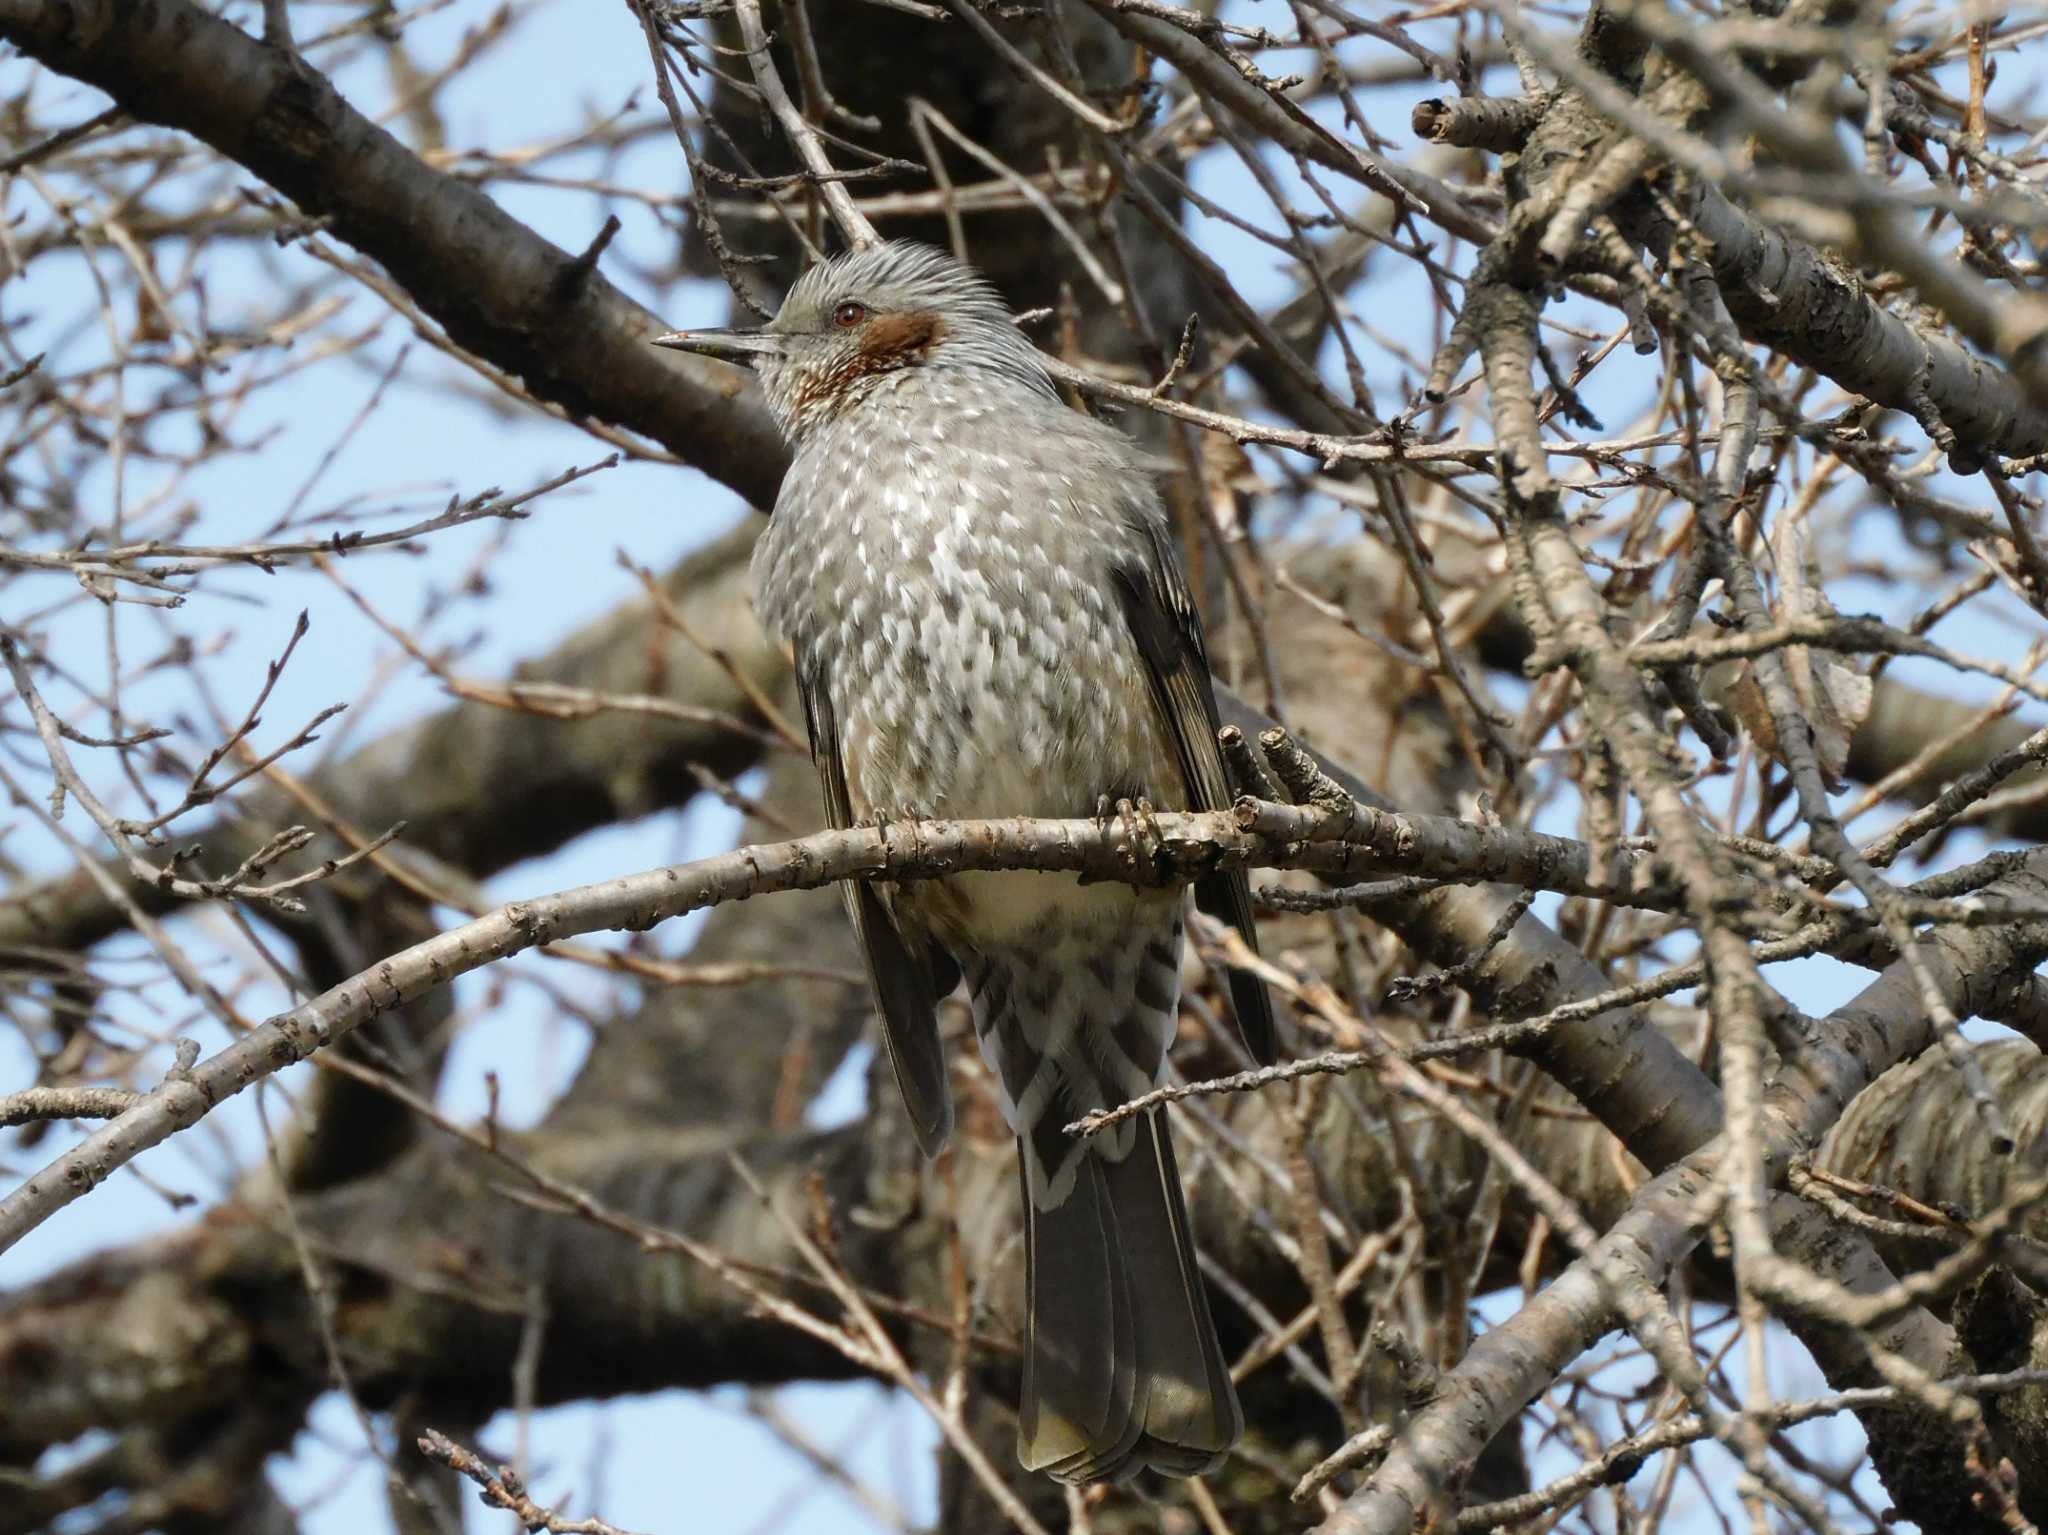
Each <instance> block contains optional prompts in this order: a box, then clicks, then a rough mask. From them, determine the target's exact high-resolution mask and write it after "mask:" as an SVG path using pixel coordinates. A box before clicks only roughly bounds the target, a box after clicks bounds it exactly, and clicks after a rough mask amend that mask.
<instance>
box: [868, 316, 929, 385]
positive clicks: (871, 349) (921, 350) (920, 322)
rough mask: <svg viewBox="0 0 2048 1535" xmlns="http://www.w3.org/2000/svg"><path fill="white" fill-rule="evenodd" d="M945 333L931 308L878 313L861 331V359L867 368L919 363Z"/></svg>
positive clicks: (897, 366)
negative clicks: (895, 312) (898, 312)
mask: <svg viewBox="0 0 2048 1535" xmlns="http://www.w3.org/2000/svg"><path fill="white" fill-rule="evenodd" d="M945 333H946V322H945V321H944V320H942V319H940V318H939V317H938V316H937V315H936V314H933V313H932V312H931V311H930V310H918V309H914V310H910V311H907V312H905V313H902V314H878V315H876V316H875V317H874V318H873V319H872V320H870V321H868V323H867V328H866V330H864V331H863V332H862V333H861V338H860V353H861V359H862V361H863V362H865V363H866V365H867V366H868V367H869V368H873V369H877V370H879V369H882V368H902V367H908V366H910V365H911V364H913V363H918V362H922V361H923V360H924V355H925V353H927V352H929V351H930V350H931V349H932V348H933V347H934V346H936V345H937V344H938V341H939V338H940V337H941V336H943V335H945Z"/></svg>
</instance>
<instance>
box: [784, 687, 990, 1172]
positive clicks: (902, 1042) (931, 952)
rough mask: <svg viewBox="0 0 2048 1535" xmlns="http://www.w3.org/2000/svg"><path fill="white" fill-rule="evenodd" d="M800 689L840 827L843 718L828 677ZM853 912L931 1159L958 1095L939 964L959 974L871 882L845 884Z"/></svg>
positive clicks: (848, 811)
mask: <svg viewBox="0 0 2048 1535" xmlns="http://www.w3.org/2000/svg"><path fill="white" fill-rule="evenodd" d="M797 690H798V692H800V693H801V694H802V695H803V701H804V719H805V722H806V723H807V724H808V725H809V726H810V731H811V760H812V761H813V762H815V763H816V764H817V768H818V778H819V780H820V781H821V782H822V783H823V784H824V787H825V814H826V817H827V818H828V819H829V820H830V821H831V823H832V825H833V826H835V827H840V828H844V827H847V826H851V825H852V824H853V822H854V815H853V800H852V796H851V795H850V794H848V792H847V787H846V763H845V760H844V758H843V757H842V756H841V755H840V749H839V723H838V720H837V718H836V717H835V715H834V713H833V709H832V695H831V691H830V689H829V687H827V685H826V683H825V679H824V678H822V677H819V676H816V675H813V669H812V668H808V667H803V666H799V667H798V668H797ZM839 888H840V890H841V891H842V892H843V893H844V894H845V896H846V914H847V916H848V917H849V918H850V919H851V920H852V922H853V936H854V937H855V938H856V939H857V940H859V943H860V948H861V954H862V955H863V957H864V958H865V959H866V960H867V967H868V980H869V982H870V984H871V985H872V986H873V988H874V994H875V1002H876V1004H877V1005H878V1006H879V1007H880V1008H881V1012H882V1038H883V1040H884V1042H885V1043H886V1044H887V1045H888V1047H889V1064H890V1066H891V1067H892V1068H894V1070H895V1073H896V1085H897V1087H898V1088H900V1089H901V1090H902V1093H903V1102H904V1106H905V1107H906V1108H908V1109H909V1111H910V1128H911V1132H912V1133H913V1134H914V1135H915V1136H916V1137H917V1144H918V1146H919V1147H920V1148H921V1149H922V1150H923V1152H924V1154H925V1155H926V1156H927V1157H935V1156H937V1155H938V1154H939V1152H940V1150H941V1149H942V1148H943V1147H944V1146H945V1144H946V1138H947V1137H948V1136H949V1135H951V1134H952V1132H953V1097H952V1094H951V1092H950V1091H948V1089H947V1084H946V1052H945V1050H944V1048H943V1047H942V1046H941V1045H940V1044H939V1020H938V1000H939V996H940V991H939V986H938V978H937V976H936V975H935V973H934V972H935V969H937V968H940V966H941V965H942V966H943V968H944V969H945V970H947V971H948V972H949V974H948V978H947V984H946V987H945V989H946V990H947V991H950V990H952V983H953V981H954V980H955V979H957V972H954V971H953V968H952V961H951V956H950V955H944V954H942V952H941V951H938V950H937V949H936V948H935V947H934V946H933V945H932V944H931V942H930V940H929V939H928V938H927V937H926V936H925V935H924V934H922V933H907V932H905V931H904V930H903V928H901V927H900V926H898V924H897V921H896V917H895V914H894V913H893V912H891V910H890V909H889V904H888V903H887V902H886V901H884V900H883V899H882V894H881V892H880V891H879V890H877V889H876V888H875V886H874V885H873V883H872V882H870V881H868V880H864V879H849V880H843V881H841V882H840V886H839Z"/></svg>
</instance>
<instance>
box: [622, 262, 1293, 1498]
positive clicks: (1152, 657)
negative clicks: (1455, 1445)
mask: <svg viewBox="0 0 2048 1535" xmlns="http://www.w3.org/2000/svg"><path fill="white" fill-rule="evenodd" d="M657 343H658V344H660V345H663V346H667V347H671V348H677V349H681V350H685V351H692V352H698V353H703V354H708V355H712V356H717V357H721V358H724V359H726V360H728V361H735V362H740V363H743V364H745V365H749V366H751V367H752V368H753V369H754V370H755V372H756V373H757V374H758V375H759V379H760V383H761V387H762V391H763V393H764V395H765V397H766V400H767V404H768V407H769V409H770V411H771V412H772V413H773V415H774V417H775V420H776V422H777V424H778V425H779V426H780V428H781V430H782V433H783V435H784V437H785V438H786V439H787V440H788V442H789V445H790V447H791V449H792V461H791V464H790V468H789V470H788V473H787V475H786V476H785V478H784V479H783V481H782V484H781V489H780V491H779V493H778V495H777V499H776V502H775V507H774V510H773V514H772V516H771V517H770V520H769V524H768V527H767V530H766V532H765V533H764V534H763V535H762V537H761V538H760V540H759V542H758V544H757V545H756V548H755V553H754V556H753V575H754V579H755V582H756V601H755V606H756V610H757V612H758V613H759V615H760V616H761V618H762V619H763V621H764V622H765V624H766V625H767V627H768V628H769V629H770V630H771V631H772V632H774V633H775V634H777V635H778V636H779V637H780V638H781V639H782V640H783V641H784V642H785V643H786V644H787V645H788V646H789V648H790V651H791V654H792V656H793V658H794V661H795V667H796V674H797V682H798V687H799V691H800V693H801V695H802V699H803V706H804V714H805V718H806V721H807V724H808V727H809V731H810V741H811V750H812V756H813V758H814V761H815V763H816V766H817V770H818V774H819V778H820V781H821V783H822V785H823V789H824V798H825V804H826V811H827V815H828V817H829V819H830V821H831V823H832V824H833V825H834V826H835V827H846V826H853V825H859V824H874V823H875V822H877V821H880V820H888V819H892V818H894V819H903V818H909V817H934V816H939V815H945V816H950V817H956V818H967V817H992V816H1060V817H1069V816H1075V817H1085V816H1089V815H1096V814H1100V813H1101V811H1102V808H1103V807H1104V805H1105V804H1110V803H1117V802H1121V801H1130V802H1133V803H1149V804H1150V805H1151V806H1153V807H1156V808H1160V809H1191V810H1215V809H1222V808H1224V807H1226V806H1227V805H1228V804H1229V803H1230V802H1231V790H1230V785H1229V780H1228V778H1227V776H1226V774H1225V770H1224V764H1223V760H1222V754H1221V751H1220V749H1219V746H1218V742H1217V714H1216V701H1215V694H1214V688H1213V684H1212V682H1211V679H1210V673H1209V663H1208V656H1207V651H1206V648H1205V642H1204V638H1203V632H1202V625H1201V620H1200V617H1199V615H1198V613H1197V611H1196V608H1195V604H1194V601H1193V599H1192V597H1191V595H1190V592H1189V589H1188V584H1187V580H1186V577H1185V575H1184V574H1183V572H1182V569H1181V565H1180V561H1179V557H1178V555H1177V553H1176V551H1175V548H1174V545H1173V541H1172V538H1171V535H1170V532H1169V525H1168V522H1167V517H1166V512H1165V510H1164V508H1163V506H1162V503H1161V501H1160V497H1159V494H1158V489H1157V486H1156V483H1155V480H1156V473H1157V470H1158V467H1159V466H1158V465H1157V464H1156V463H1155V461H1154V460H1152V459H1151V458H1150V457H1149V456H1148V455H1146V454H1145V453H1143V452H1142V451H1141V450H1140V449H1139V447H1138V446H1137V445H1136V444H1135V443H1134V442H1132V440H1131V439H1130V438H1128V437H1126V436H1125V435H1124V434H1123V433H1122V432H1120V431H1118V430H1117V429H1116V428H1115V427H1113V426H1111V425H1108V424H1106V423H1104V422H1102V421H1100V420H1098V419H1096V418H1094V417H1092V416H1089V415H1086V414H1084V413H1082V412H1080V411H1077V410H1074V409H1071V408H1069V407H1068V406H1067V405H1066V404H1065V402H1064V401H1062V399H1061V398H1060V396H1059V394H1058V392H1057V391H1056V389H1055V387H1054V384H1053V380H1052V378H1051V376H1050V375H1049V373H1048V371H1047V369H1046V366H1045V364H1044V362H1043V361H1042V360H1041V357H1040V354H1039V352H1038V350H1037V348H1036V347H1035V346H1034V345H1033V344H1032V343H1031V341H1030V339H1029V338H1028V337H1027V336H1026V335H1025V334H1024V333H1023V331H1022V330H1020V329H1019V328H1018V325H1017V323H1016V321H1015V318H1014V316H1013V315H1012V313H1011V310H1010V308H1009V307H1008V305H1007V304H1006V303H1005V301H1004V299H1003V297H1002V295H1001V294H1000V293H999V291H998V290H997V289H996V287H995V286H994V285H993V284H992V283H991V282H989V281H988V279H987V278H986V277H984V276H983V275H982V274H981V273H980V272H979V271H978V270H976V269H975V268H974V267H972V266H970V265H968V264H966V263H965V262H962V261H960V260H957V259H955V258H954V257H953V256H951V255H950V254H947V253H945V252H942V251H939V250H936V249H934V248H932V247H929V246H925V245H922V244H918V243H915V242H910V241H903V240H897V241H890V242H886V243H880V244H874V245H868V246H864V247H860V248H856V249H853V250H851V251H848V252H846V253H844V254H841V255H837V256H834V257H831V258H829V259H826V260H823V261H821V262H819V263H817V264H815V265H813V266H811V267H810V268H809V269H808V270H807V271H805V272H804V273H803V274H802V275H801V276H800V277H799V278H798V280H797V281H796V283H795V284H794V285H793V286H792V287H791V289H790V290H789V293H788V295H787V296H786V298H785V299H784V300H783V303H782V306H781V308H780V309H779V310H778V311H777V312H776V314H775V316H774V318H773V319H772V320H770V321H768V322H767V323H766V324H765V325H764V326H761V327H759V328H755V329H730V328H727V329H716V330H694V331H676V332H671V333H669V334H666V335H664V336H661V337H659V338H657ZM843 888H844V894H845V897H846V904H847V909H848V912H849V914H850V916H851V918H852V923H853V927H854V930H855V933H856V934H857V936H858V939H859V942H860V945H861V948H862V950H863V953H864V956H865V959H866V963H867V969H868V974H869V977H870V980H871V981H872V984H873V989H874V994H875V997H876V1000H877V1004H878V1011H879V1013H880V1015H881V1019H882V1026H883V1035H884V1039H885V1042H886V1047H887V1051H888V1057H889V1061H890V1064H891V1067H892V1069H893V1071H894V1075H895V1078H896V1082H897V1084H898V1086H899V1088H900V1089H901V1091H902V1096H903V1100H904V1103H905V1105H906V1106H907V1108H908V1112H909V1119H910V1123H911V1127H912V1131H913V1133H914V1135H915V1136H916V1139H917V1141H918V1143H919V1145H920V1146H921V1148H922V1149H923V1151H924V1152H925V1153H926V1155H928V1156H936V1155H937V1154H938V1152H939V1150H940V1149H941V1148H942V1147H943V1146H944V1145H945V1143H946V1141H947V1138H948V1135H949V1133H950V1131H951V1128H952V1101H951V1094H950V1091H949V1086H948V1074H947V1066H946V1061H945V1056H944V1052H943V1049H942V1046H941V1042H940V1038H939V1031H938V1026H937V1017H936V1006H937V1003H938V1001H939V1000H940V999H941V998H943V997H944V996H946V995H948V994H950V992H951V991H952V990H953V988H954V986H955V985H957V984H958V981H959V979H960V978H962V977H964V979H965V982H966V986H967V991H968V995H969V999H970V1003H971V1011H972V1017H973V1022H974V1031H975V1035H976V1038H977V1040H978V1042H979V1044H980V1048H981V1053H982V1056H983V1058H984V1060H985V1061H986V1062H987V1064H988V1066H989V1068H990V1072H991V1075H992V1077H993V1079H994V1081H995V1084H996V1087H997V1096H998V1098H999V1100H1000V1102H1001V1105H1002V1108H1003V1112H1004V1116H1005V1118H1006V1119H1007V1121H1008V1123H1009V1126H1010V1128H1011V1129H1012V1130H1013V1131H1014V1132H1015V1135H1016V1139H1017V1149H1018V1165H1019V1168H1020V1173H1021V1177H1020V1181H1021V1184H1022V1191H1023V1204H1024V1251H1025V1294H1026V1304H1025V1328H1026V1334H1025V1339H1024V1345H1023V1357H1024V1365H1023V1385H1022V1392H1021V1400H1020V1403H1019V1409H1018V1428H1017V1454H1018V1458H1019V1460H1020V1462H1021V1463H1022V1464H1023V1465H1024V1466H1025V1468H1026V1469H1028V1470H1032V1471H1043V1472H1045V1473H1047V1474H1049V1475H1051V1476H1053V1477H1055V1478H1057V1479H1059V1480H1061V1481H1066V1482H1071V1483H1088V1482H1094V1481H1123V1480H1127V1479H1129V1478H1130V1477H1132V1476H1134V1475H1136V1474H1137V1473H1139V1472H1140V1471H1143V1470H1145V1469H1147V1468H1149V1469H1151V1470H1152V1471H1155V1472H1158V1473H1161V1474H1164V1475H1167V1476H1192V1475H1198V1474H1201V1473H1202V1472H1205V1471H1208V1470H1212V1469H1213V1468H1214V1467H1215V1466H1217V1465H1218V1464H1219V1463H1220V1462H1221V1461H1222V1459H1223V1458H1224V1456H1225V1455H1227V1454H1228V1452H1229V1451H1230V1449H1231V1447H1232V1446H1233V1445H1234V1444H1235V1443H1236V1442H1237V1440H1238V1438H1239V1437H1240V1435H1241V1434H1242V1432H1243V1414H1242V1411H1241V1409H1240V1407H1239V1404H1238V1400H1237V1395H1236V1392H1235V1390H1234V1388H1233V1386H1232V1384H1231V1379H1230V1372H1229V1368H1228V1366H1227V1363H1226V1361H1225V1359H1224V1357H1223V1353H1222V1350H1221V1346H1220V1344H1219V1342H1218V1339H1217V1334H1216V1328H1215V1325H1214V1322H1213V1319H1212V1317H1211V1314H1210V1310H1209V1303H1208V1299H1207V1295H1206V1292H1205V1289H1204V1285H1203V1281H1202V1277H1201V1271H1200V1268H1199V1266H1198V1264H1197V1260H1196V1253H1195V1247H1194V1243H1193V1239H1192V1234H1191V1231H1190V1225H1189V1219H1188V1211H1187V1205H1186V1201H1185V1196H1184V1194H1183V1192H1182V1188H1181V1181H1180V1173H1179V1170H1178V1167H1177V1165H1176V1163H1175V1159H1174V1152H1173V1143H1172V1140H1171V1139H1170V1137H1169V1134H1168V1129H1167V1122H1166V1117H1165V1108H1164V1106H1163V1105H1159V1106H1155V1107H1152V1108H1150V1109H1147V1110H1145V1111H1143V1112H1141V1113H1139V1114H1137V1115H1134V1116H1131V1117H1129V1118H1126V1119H1123V1120H1121V1121H1119V1122H1117V1123H1115V1124H1114V1125H1113V1126H1111V1127H1109V1128H1106V1129H1103V1130H1100V1131H1098V1132H1097V1133H1095V1134H1094V1135H1091V1136H1085V1137H1082V1136H1074V1135H1069V1134H1068V1133H1067V1132H1066V1129H1065V1127H1066V1126H1067V1125H1068V1124H1070V1123H1072V1122H1073V1121H1074V1120H1076V1119H1079V1118H1080V1117H1082V1116H1083V1115H1085V1114H1088V1113H1091V1112H1094V1111H1098V1110H1104V1109H1110V1108H1113V1107H1115V1106H1117V1105H1119V1104H1122V1103H1125V1102H1127V1101H1128V1100H1130V1099H1132V1098H1135V1097H1138V1096H1140V1095H1142V1094H1144V1093H1147V1092H1149V1091H1151V1090H1152V1089H1153V1088H1154V1087H1156V1086H1157V1085H1158V1084H1159V1083H1160V1082H1161V1080H1162V1079H1163V1076H1164V1073H1165V1069H1166V1057H1167V1047H1168V1045H1169V1043H1170V1042H1171V1041H1172V1039H1173V1036H1174V1033H1175V1029H1176V1027H1177V1021H1178V1015H1179V995H1180V974H1181V950H1182V929H1183V907H1184V900H1183V894H1182V892H1181V891H1180V890H1178V889H1173V890H1162V889H1139V888H1136V887H1133V886H1130V885H1124V884H1117V883H1112V882H1097V883H1089V884H1083V883H1081V882H1080V880H1079V879H1078V878H1077V877H1076V876H1073V875H1069V874H1055V873H1043V872H1029V871H990V872H970V873H956V874H952V875H948V876H945V877H942V878H938V879H932V880H922V881H905V882H901V883H896V884H893V885H883V884H877V883H873V882H869V881H864V880H856V881H848V882H846V884H845V885H844V887H843ZM1195 895H1196V902H1197V904H1198V905H1199V906H1201V907H1202V908H1203V909H1204V910H1207V911H1209V912H1211V913H1212V914H1213V915H1216V916H1218V917H1219V918H1221V919H1222V920H1225V921H1228V922H1229V923H1231V924H1232V925H1234V926H1235V927H1236V929H1237V930H1238V932H1239V933H1241V934H1242V935H1243V937H1244V939H1245V940H1246V942H1247V943H1249V944H1253V945H1255V944H1256V934H1255V932H1254V928H1253V921H1252V911H1251V902H1250V896H1249V892H1248V889H1247V885H1246V881H1245V877H1244V874H1243V873H1242V871H1234V872H1217V873H1212V874H1210V875H1207V876H1205V877H1204V878H1203V879H1202V880H1201V881H1199V882H1198V883H1197V886H1196V892H1195ZM1229 978H1230V991H1231V995H1232V1002H1233V1006H1232V1011H1233V1013H1234V1015H1235V1018H1236V1021H1237V1025H1238V1029H1239V1032H1240V1035H1241V1037H1242V1038H1243V1040H1244V1042H1245V1045H1246V1048H1247V1049H1248V1050H1249V1052H1250V1053H1251V1055H1252V1056H1253V1057H1254V1058H1255V1059H1256V1060H1258V1061H1259V1062H1261V1063H1266V1062H1270V1061H1271V1060H1272V1058H1273V1050H1274V1020H1273V1012H1272V1004H1271V1000H1270V998H1269V997H1268V996H1267V994H1266V991H1265V987H1264V984H1263V983H1262V982H1261V981H1260V980H1259V979H1258V978H1257V977H1256V976H1255V975H1252V974H1251V973H1249V972H1247V971H1243V970H1232V971H1230V973H1229Z"/></svg>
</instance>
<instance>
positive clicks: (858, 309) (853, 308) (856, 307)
mask: <svg viewBox="0 0 2048 1535" xmlns="http://www.w3.org/2000/svg"><path fill="white" fill-rule="evenodd" d="M867 317H868V306H867V305H865V304H856V303H855V302H854V301H853V300H852V299H848V300H846V302H845V303H843V304H841V305H840V306H839V307H838V308H837V309H834V310H833V311H832V323H833V324H834V325H837V326H840V327H841V328H842V329H843V328H845V327H847V326H851V325H858V324H860V322H861V321H863V320H865V319H866V318H867Z"/></svg>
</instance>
